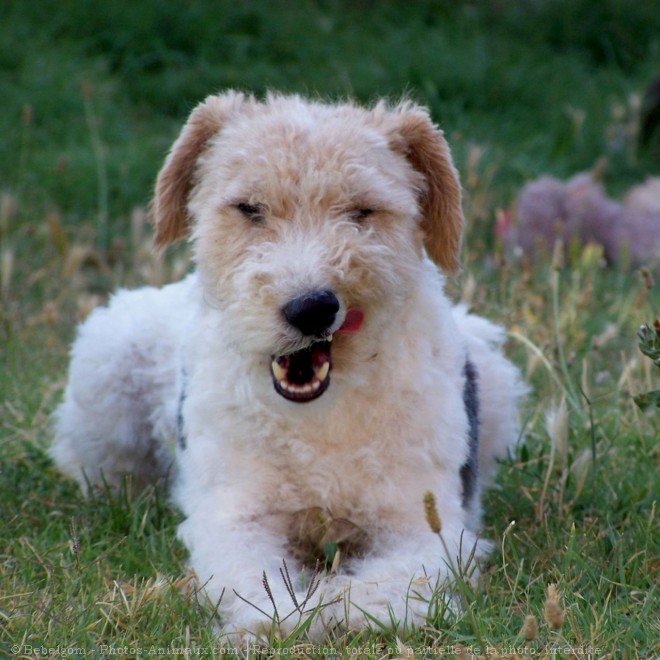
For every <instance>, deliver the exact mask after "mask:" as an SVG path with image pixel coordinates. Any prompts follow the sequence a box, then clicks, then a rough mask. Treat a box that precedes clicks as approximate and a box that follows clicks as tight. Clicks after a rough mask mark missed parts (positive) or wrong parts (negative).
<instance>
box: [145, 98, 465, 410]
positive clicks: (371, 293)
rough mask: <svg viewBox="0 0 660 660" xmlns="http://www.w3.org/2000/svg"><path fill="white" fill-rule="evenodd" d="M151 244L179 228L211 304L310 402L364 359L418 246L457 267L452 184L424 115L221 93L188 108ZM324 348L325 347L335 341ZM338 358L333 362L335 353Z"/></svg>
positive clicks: (176, 235) (412, 275) (413, 265)
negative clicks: (188, 243) (332, 373)
mask: <svg viewBox="0 0 660 660" xmlns="http://www.w3.org/2000/svg"><path fill="white" fill-rule="evenodd" d="M152 214H153V219H154V222H155V241H156V244H157V245H158V246H160V247H163V246H165V245H167V244H168V243H171V242H173V241H176V240H177V239H180V238H182V237H184V236H186V235H190V236H191V237H192V242H193V252H194V257H195V260H196V262H197V266H198V270H199V273H200V277H201V282H202V286H203V287H204V294H205V299H206V300H207V301H208V302H209V303H210V304H211V305H214V306H217V307H218V308H221V309H222V310H223V318H224V319H225V321H226V323H225V324H224V326H223V329H224V331H225V332H227V333H228V334H229V335H231V336H230V337H228V340H229V341H231V342H232V343H233V344H234V345H235V346H238V347H239V350H242V351H245V352H246V353H252V354H263V355H265V356H270V360H269V361H270V370H271V375H272V378H273V382H274V384H275V389H276V391H277V392H278V393H280V394H281V395H282V396H284V397H285V398H287V399H290V400H293V401H299V402H305V401H310V400H312V399H315V398H317V397H319V396H320V395H321V394H322V393H323V392H324V391H325V390H326V389H327V387H328V384H329V371H330V368H331V367H332V368H333V369H335V370H336V372H335V373H337V375H338V376H341V373H342V370H343V371H347V370H349V369H350V366H351V364H354V363H355V361H356V360H359V359H361V358H360V356H362V359H365V360H366V359H369V358H370V357H371V356H373V353H374V352H375V350H377V349H376V347H377V345H378V337H379V335H380V333H381V331H382V329H383V328H385V327H387V325H388V323H389V321H390V320H391V319H392V318H394V317H395V316H396V312H397V310H401V309H403V308H404V306H405V303H406V301H407V300H409V299H410V297H411V296H413V295H414V293H415V284H416V282H418V281H419V279H420V273H421V272H422V270H423V269H425V268H428V262H426V260H425V254H427V255H428V256H429V257H430V258H431V259H432V260H433V261H434V262H435V263H436V264H437V266H439V267H440V268H441V269H442V270H444V271H447V272H450V273H453V272H455V271H456V270H457V269H458V265H459V251H460V243H461V235H462V227H463V216H462V212H461V192H460V185H459V182H458V177H457V175H456V171H455V169H454V166H453V164H452V161H451V157H450V154H449V148H448V146H447V143H446V142H445V139H444V137H443V135H442V133H441V132H440V131H439V130H438V129H437V128H436V127H435V126H434V125H433V123H432V122H431V120H430V118H429V115H428V113H427V111H426V110H424V109H422V108H420V107H418V106H416V105H414V104H412V103H402V104H400V105H398V106H396V107H393V108H389V107H387V106H386V105H385V104H384V103H380V104H378V105H377V106H375V107H374V108H372V109H362V108H359V107H357V106H355V105H353V104H342V105H326V104H321V103H315V102H308V101H304V100H302V99H301V98H299V97H295V96H294V97H283V96H275V95H273V96H269V97H267V99H266V100H265V101H264V102H259V101H257V100H255V99H254V98H252V97H247V96H245V95H243V94H239V93H235V92H229V93H226V94H223V95H220V96H213V97H209V98H208V99H206V101H204V103H202V104H201V105H199V106H198V107H197V108H196V109H195V110H194V111H193V112H192V114H191V116H190V118H189V120H188V122H187V124H186V125H185V126H184V128H183V130H182V132H181V135H180V136H179V138H178V139H177V141H176V142H175V144H174V146H173V148H172V151H171V152H170V154H169V156H168V158H167V160H166V162H165V165H164V167H163V169H162V170H161V172H160V174H159V176H158V181H157V185H156V194H155V199H154V202H153V207H152ZM331 346H332V350H331ZM331 353H332V361H331V357H330V356H331Z"/></svg>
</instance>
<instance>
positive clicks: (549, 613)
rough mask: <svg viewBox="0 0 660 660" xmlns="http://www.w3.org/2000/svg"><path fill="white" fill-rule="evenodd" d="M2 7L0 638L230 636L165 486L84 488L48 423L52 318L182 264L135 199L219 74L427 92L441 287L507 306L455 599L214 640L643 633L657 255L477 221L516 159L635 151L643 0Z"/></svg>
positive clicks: (103, 652) (450, 641) (370, 93)
mask: <svg viewBox="0 0 660 660" xmlns="http://www.w3.org/2000/svg"><path fill="white" fill-rule="evenodd" d="M1 13H2V20H1V21H0V95H1V96H2V99H3V103H2V111H1V112H0V295H1V301H0V302H1V306H0V655H2V654H3V653H5V654H6V655H8V656H9V657H29V658H33V657H43V656H45V655H49V656H53V655H74V654H75V655H92V654H96V655H97V656H98V655H100V656H109V655H114V656H122V655H123V656H138V655H148V654H151V655H156V654H160V655H163V654H166V653H167V654H169V655H209V656H210V655H216V656H220V655H227V654H229V653H230V652H232V650H231V649H227V648H225V647H224V646H223V643H222V641H219V640H218V638H217V637H216V636H215V634H214V627H213V626H214V618H215V617H214V612H213V608H212V607H210V606H209V604H208V603H206V602H204V599H203V597H202V596H201V594H198V593H197V592H196V590H195V585H194V581H193V579H192V577H191V576H190V575H189V574H188V572H187V568H186V553H185V549H184V548H183V547H182V545H180V543H179V542H178V541H177V539H176V527H177V524H178V522H179V520H180V514H179V513H178V512H177V511H176V510H175V509H174V508H173V507H172V506H171V505H170V503H169V501H168V498H167V493H166V492H165V491H163V490H150V491H148V492H146V493H143V494H141V495H139V496H137V495H134V494H133V493H132V492H131V490H130V488H127V489H125V490H123V491H122V492H121V493H119V494H110V493H100V494H97V495H95V496H93V497H91V498H87V499H86V498H84V497H82V496H81V494H80V493H79V492H78V491H77V489H76V488H75V486H74V485H73V484H72V483H71V482H69V481H67V480H66V479H64V478H62V477H61V476H60V475H59V474H58V473H57V471H56V470H55V469H54V467H53V465H52V464H51V462H50V461H49V459H48V457H47V454H46V447H47V445H48V442H49V437H50V430H49V415H50V413H51V412H52V410H53V409H54V407H55V406H56V405H57V402H58V401H59V400H60V397H61V395H62V390H63V387H64V384H65V374H66V364H67V352H68V345H69V344H70V341H71V339H72V338H73V336H74V328H75V324H76V323H77V322H78V321H79V320H81V319H82V318H84V317H85V316H86V315H87V314H88V313H89V311H90V310H91V309H93V307H94V306H96V305H98V304H101V303H102V302H103V301H104V300H105V299H106V298H107V296H108V294H109V292H110V291H111V290H112V289H113V288H115V287H116V286H119V285H121V286H136V285H140V284H144V283H150V284H162V283H164V282H167V281H170V280H172V279H175V278H177V277H180V276H181V275H182V274H183V273H185V272H186V270H187V269H188V268H189V262H188V255H187V250H186V247H185V246H180V247H178V248H177V249H175V250H172V251H171V252H170V253H168V254H167V255H166V256H165V257H164V258H161V257H158V256H155V255H154V254H153V252H152V251H151V250H150V243H149V241H150V229H149V226H148V223H147V221H146V211H145V209H146V207H147V204H148V202H149V199H150V196H151V190H152V186H153V182H154V180H155V176H156V173H157V171H158V168H159V166H160V164H161V163H162V160H163V157H164V155H165V153H166V151H167V149H168V147H169V146H170V144H171V142H172V140H173V139H174V137H175V136H176V134H177V132H178V130H179V129H180V127H181V125H182V123H183V122H184V120H185V118H186V116H187V113H188V112H189V111H190V109H191V108H192V107H194V105H195V104H196V103H197V102H199V101H200V100H201V99H202V98H204V97H205V96H206V95H207V94H209V93H212V92H215V91H219V90H222V89H225V88H227V87H237V88H241V89H246V90H250V91H254V92H255V93H257V94H261V93H263V92H264V91H265V90H267V89H279V90H283V91H289V92H299V93H303V94H309V95H320V96H322V97H324V98H342V97H347V96H350V97H354V98H357V99H358V100H361V101H365V102H367V101H370V100H373V99H375V98H378V97H381V96H386V97H389V98H392V99H398V98H400V97H401V96H403V95H408V96H410V97H412V98H414V99H415V100H417V101H419V102H420V103H423V104H425V105H428V106H429V107H430V108H431V111H432V114H433V117H434V119H435V120H436V121H437V123H438V124H439V125H441V126H442V127H443V128H444V129H445V131H446V134H447V137H448V139H449V141H450V144H451V147H452V150H453V153H454V155H455V159H456V162H457V166H458V168H459V171H460V173H461V177H462V181H463V185H464V189H465V211H466V215H467V221H468V230H467V237H466V242H465V243H466V249H465V252H464V257H463V272H462V274H461V276H460V277H458V278H456V279H454V280H452V281H451V282H450V283H449V289H450V291H451V294H452V296H453V297H454V298H455V299H457V300H458V299H463V300H466V301H467V302H469V303H470V304H471V305H472V306H473V308H474V309H475V310H476V311H477V312H479V313H480V314H484V315H486V316H488V317H490V318H492V319H494V320H497V321H499V322H501V323H503V324H505V325H506V326H507V328H508V329H509V342H508V352H509V354H510V355H511V357H512V358H513V359H514V360H515V361H516V363H517V364H518V365H519V366H520V367H521V369H522V370H523V373H524V375H525V379H526V380H527V382H528V383H529V384H530V387H531V391H530V395H529V397H528V400H527V401H526V403H525V406H524V409H523V411H522V418H523V419H522V421H523V428H524V434H523V438H522V440H521V442H520V444H519V446H518V448H517V450H516V452H515V455H513V456H512V457H511V458H510V460H508V461H506V462H504V463H503V465H502V467H501V470H500V475H499V478H498V482H497V487H496V488H494V489H493V490H492V491H490V492H489V493H488V494H487V497H486V502H485V504H486V507H485V508H486V514H485V529H484V535H485V536H486V537H488V538H490V539H492V540H493V542H494V550H493V553H492V556H491V558H490V561H489V563H488V565H487V566H486V567H485V570H484V572H483V574H482V576H481V577H480V579H479V580H478V582H477V583H476V584H474V585H470V584H461V585H460V588H459V592H460V599H461V601H462V605H463V606H462V610H461V612H460V613H453V614H450V613H445V616H443V615H442V612H441V611H439V612H438V613H437V615H436V616H434V617H431V618H430V620H429V624H428V626H426V627H423V628H419V629H416V630H404V631H398V632H397V631H395V630H393V629H392V627H391V626H388V625H387V624H386V623H385V622H382V623H383V625H382V626H381V625H378V623H377V622H374V625H373V629H372V630H369V631H364V632H361V633H352V634H349V633H340V632H334V633H331V634H329V635H328V639H327V640H325V642H324V643H323V644H321V645H318V644H317V645H312V644H309V643H308V642H307V641H306V639H305V636H304V632H303V631H300V632H299V634H295V635H293V636H291V637H289V638H286V639H279V638H277V636H275V635H274V636H273V637H272V639H271V640H269V645H268V646H266V647H264V648H261V649H240V650H238V651H237V653H238V655H239V656H249V657H252V658H259V657H264V658H267V657H300V658H305V657H338V658H339V657H364V658H383V657H438V656H443V655H444V656H448V655H459V654H463V657H466V656H467V657H470V656H471V655H473V656H484V657H518V656H519V657H566V658H569V657H578V658H581V657H590V658H600V657H607V658H653V657H660V646H659V645H658V640H659V639H660V625H659V620H660V607H659V605H658V603H659V602H660V598H659V594H658V577H659V573H660V547H659V546H660V530H659V528H658V520H657V515H656V508H657V498H658V492H660V488H659V487H658V481H659V480H658V476H657V475H658V469H659V452H658V447H659V446H660V443H659V442H658V440H659V439H660V410H658V409H655V410H653V409H650V410H647V411H642V410H640V409H639V408H638V407H637V406H636V405H635V403H634V401H633V396H634V395H636V394H639V393H642V392H646V391H649V390H653V389H657V388H658V387H660V385H659V382H660V370H658V369H657V368H656V367H655V366H654V365H653V363H652V361H651V360H650V359H649V358H647V357H645V356H644V355H643V354H642V353H641V352H640V351H639V347H638V338H637V330H638V327H639V326H640V324H642V323H649V324H650V323H651V322H652V321H653V320H654V319H655V318H658V317H660V294H659V292H658V288H659V287H660V282H658V281H656V282H655V283H654V278H655V279H656V280H658V278H659V277H660V271H658V270H657V268H656V270H655V271H653V270H649V271H643V272H640V271H634V270H630V269H625V268H623V267H621V268H613V267H607V266H605V265H604V262H603V259H602V255H601V254H600V252H599V250H598V249H596V248H594V247H591V246H590V247H587V248H585V249H580V248H578V247H577V246H573V249H571V250H570V251H569V254H568V257H567V258H566V259H565V260H564V261H563V262H558V261H557V260H554V261H553V260H552V258H551V256H550V255H548V257H547V258H545V259H535V260H534V261H533V262H530V260H525V259H522V260H516V259H512V258H510V255H509V253H508V252H507V251H506V250H504V249H503V247H502V245H501V244H500V242H499V241H498V239H497V236H496V232H495V222H496V217H497V216H498V214H499V213H501V212H502V210H506V209H509V208H511V207H512V205H513V203H514V201H515V197H516V194H517V192H518V191H519V189H520V187H521V186H522V185H523V184H524V183H525V182H526V181H528V180H531V179H534V178H536V177H538V176H539V175H541V174H544V173H546V174H552V175H554V176H557V177H559V178H567V177H570V176H571V175H573V174H575V173H577V172H580V171H585V170H589V169H591V168H593V167H595V166H596V165H597V164H598V167H599V169H600V168H602V167H604V169H603V172H604V173H603V176H604V183H605V185H606V187H607V189H608V192H609V193H610V194H611V195H612V196H614V197H619V196H621V195H622V194H623V193H624V191H625V190H626V189H627V188H628V187H629V186H631V185H633V184H635V183H639V182H642V181H643V180H644V179H645V178H646V177H647V176H650V175H655V176H658V174H659V173H660V172H659V170H660V160H659V158H660V156H659V155H658V154H657V153H655V154H654V153H653V152H652V151H648V150H646V151H645V150H643V149H640V148H639V140H638V136H639V111H640V104H641V99H642V95H643V93H644V90H645V89H646V87H647V86H648V85H649V84H650V82H651V81H652V80H654V79H655V78H657V77H658V76H659V75H660V67H659V64H658V63H660V4H659V3H658V2H657V1H656V0H646V1H640V2H636V3H629V2H625V1H624V0H620V1H619V0H600V1H599V2H591V1H589V0H572V1H571V2H563V1H561V0H556V1H554V2H553V1H550V0H525V1H522V0H521V1H520V2H503V1H496V0H481V1H478V2H477V1H468V0H457V1H455V2H450V1H446V2H445V1H442V0H436V1H432V0H423V1H420V2H415V3H412V2H410V3H406V2H394V1H384V2H373V1H370V0H357V1H354V2H349V1H348V0H327V1H322V0H316V1H314V0H301V1H300V2H285V1H284V0H279V1H275V0H274V1H272V2H257V1H253V0H249V1H246V2H229V1H228V0H198V1H196V2H189V1H186V0H170V1H168V2H160V1H158V0H134V1H133V2H130V3H129V2H117V3H111V2H105V3H86V2H83V1H82V0H42V1H40V2H24V1H22V0H5V1H4V2H2V12H1ZM421 505H422V504H421V503H420V506H421ZM550 585H554V586H550ZM439 609H440V610H442V608H439ZM411 654H412V655H411Z"/></svg>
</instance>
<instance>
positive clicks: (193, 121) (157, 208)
mask: <svg viewBox="0 0 660 660" xmlns="http://www.w3.org/2000/svg"><path fill="white" fill-rule="evenodd" d="M246 100H247V99H246V96H245V95H244V94H241V93H238V92H226V93H224V94H221V95H219V96H209V97H208V98H207V99H206V100H205V101H203V102H202V103H200V104H199V105H198V106H197V107H196V108H195V109H194V110H193V111H192V113H191V115H190V117H189V118H188V121H187V122H186V125H185V126H184V127H183V129H182V130H181V134H180V135H179V137H178V138H177V140H176V142H175V143H174V145H173V146H172V149H171V150H170V153H169V155H168V156H167V159H166V160H165V164H164V165H163V167H162V169H161V170H160V173H159V174H158V179H157V180H156V190H155V194H154V199H153V201H152V203H151V209H150V210H151V213H150V215H151V220H152V222H153V224H154V243H155V245H156V247H158V248H162V247H165V246H166V245H168V244H169V243H173V242H174V241H177V240H179V239H180V238H183V237H184V236H186V234H187V233H188V230H189V227H190V221H191V218H190V215H189V213H188V197H189V195H190V192H191V190H192V187H193V185H194V177H195V170H196V165H197V161H198V159H199V157H200V155H201V154H202V152H203V151H204V149H205V148H206V146H207V144H208V142H209V140H210V139H211V138H212V137H213V136H214V135H216V134H217V133H218V132H219V131H220V130H221V128H222V127H223V125H224V124H225V122H226V121H227V119H228V118H229V117H230V116H231V115H232V114H233V113H235V112H238V110H239V109H240V107H241V106H242V105H243V104H244V103H245V102H246Z"/></svg>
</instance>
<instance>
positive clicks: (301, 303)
mask: <svg viewBox="0 0 660 660" xmlns="http://www.w3.org/2000/svg"><path fill="white" fill-rule="evenodd" d="M282 311H283V312H284V316H285V318H286V320H287V321H288V322H289V323H290V324H291V325H292V326H293V327H294V328H298V330H300V332H302V333H303V335H323V334H324V333H325V332H327V331H328V329H329V328H330V327H331V326H332V324H333V323H334V322H335V317H336V316H337V312H338V311H339V301H338V300H337V296H335V294H334V293H332V291H310V292H309V293H306V294H304V295H302V296H300V297H298V298H294V299H293V300H291V301H290V302H288V303H287V304H286V305H285V306H284V308H283V309H282Z"/></svg>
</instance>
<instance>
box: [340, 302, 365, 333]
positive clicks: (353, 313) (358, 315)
mask: <svg viewBox="0 0 660 660" xmlns="http://www.w3.org/2000/svg"><path fill="white" fill-rule="evenodd" d="M363 321H364V312H363V311H362V310H361V309H358V308H357V307H349V309H348V310H347V312H346V318H345V319H344V322H343V323H342V324H341V327H340V328H339V330H337V332H357V331H358V330H359V329H360V328H361V327H362V322H363Z"/></svg>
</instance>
